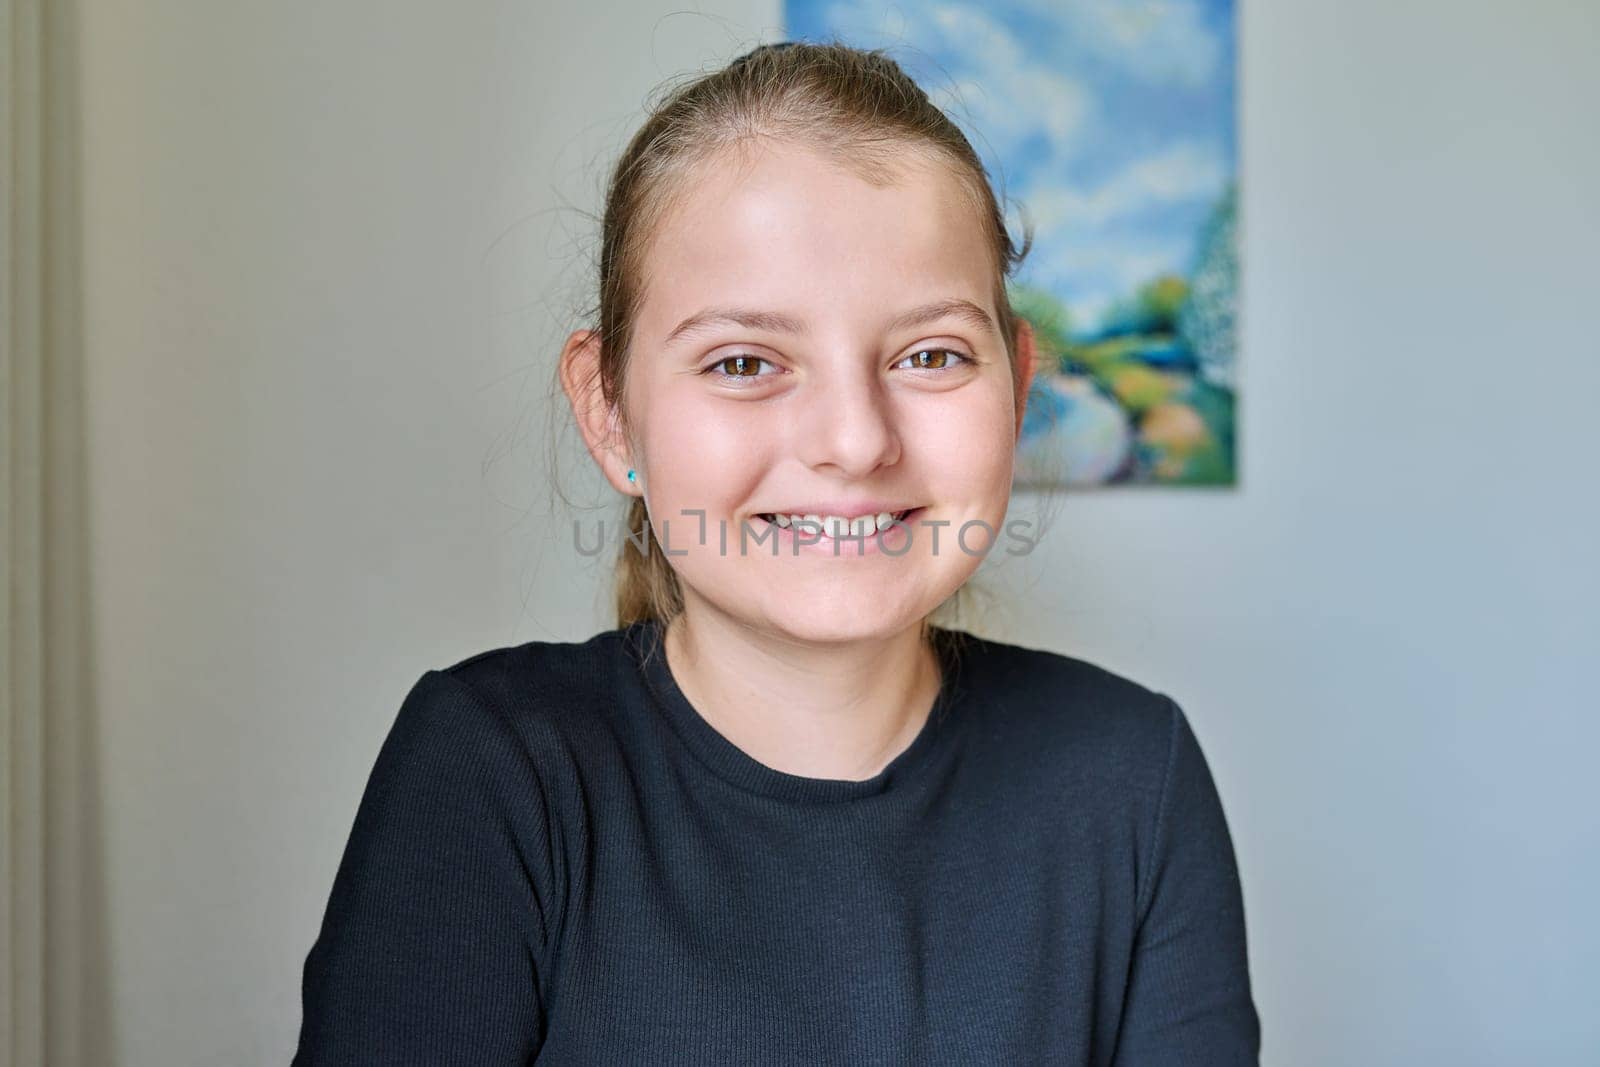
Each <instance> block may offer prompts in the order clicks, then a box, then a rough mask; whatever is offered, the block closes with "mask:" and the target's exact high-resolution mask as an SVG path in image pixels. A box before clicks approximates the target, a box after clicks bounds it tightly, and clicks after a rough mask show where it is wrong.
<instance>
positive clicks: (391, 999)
mask: <svg viewBox="0 0 1600 1067" xmlns="http://www.w3.org/2000/svg"><path fill="white" fill-rule="evenodd" d="M545 816H546V811H545V805H544V803H543V790H542V789H541V787H540V785H539V780H538V775H537V769H536V768H535V767H534V766H533V762H532V760H531V758H530V757H529V755H528V750H527V747H526V746H525V745H524V744H523V743H522V742H521V740H520V739H519V737H518V736H517V734H516V731H515V730H514V729H513V728H512V726H511V724H510V722H509V720H507V719H506V718H505V716H504V715H503V714H502V713H500V712H499V711H497V710H495V709H493V708H491V707H489V706H487V705H486V704H485V703H484V702H483V701H482V700H480V699H479V698H478V697H477V695H476V694H475V692H474V691H473V690H472V689H470V688H469V686H468V684H467V683H466V682H464V681H463V680H461V679H458V678H456V677H455V676H453V675H452V674H450V673H448V672H445V671H437V670H430V671H428V672H427V673H425V674H424V675H423V676H422V677H421V679H420V680H419V681H418V682H417V683H416V684H415V685H414V686H413V687H412V689H411V691H410V693H408V694H407V696H406V698H405V700H404V702H403V704H402V705H401V708H400V711H399V714H398V716H397V717H396V719H395V722H394V725H393V726H392V727H391V729H390V731H389V733H388V736H387V737H386V738H385V740H384V743H383V746H382V748H381V749H380V751H379V754H378V757H377V760H376V762H375V764H374V766H373V770H372V773H371V776H370V777H369V779H368V782H367V785H366V790H365V792H364V793H363V795H362V798H361V803H360V805H359V807H358V808H357V812H356V816H355V822H354V825H353V828H352V829H351V832H350V838H349V842H348V844H347V845H346V846H345V851H344V855H343V858H342V859H341V861H340V863H339V868H338V872H337V874H336V875H335V877H334V882H333V888H332V891H331V893H330V895H329V899H328V906H327V911H326V913H325V915H324V917H323V920H322V926H321V930H320V933H319V934H318V937H317V939H316V941H315V943H314V944H313V946H312V948H311V950H310V952H309V953H308V955H307V956H306V960H305V968H304V974H303V979H302V986H301V989H302V1007H303V1013H302V1016H301V1028H300V1038H299V1044H298V1048H297V1049H296V1052H295V1056H294V1060H293V1067H334V1065H339V1067H354V1065H357V1064H384V1065H396V1067H398V1065H404V1064H419V1065H420V1064H428V1065H430V1067H436V1065H446V1064H473V1065H475V1067H483V1065H493V1064H524V1063H528V1062H530V1061H531V1059H532V1058H533V1056H534V1055H535V1053H536V1052H537V1051H538V1048H539V1045H540V1043H541V1040H542V1038H541V1035H542V1032H543V1028H544V1022H545V1009H544V1006H543V1003H542V1000H541V993H542V991H541V988H540V983H541V974H540V966H539V963H540V961H541V960H542V959H543V958H544V944H545V932H546V928H547V927H546V919H545V915H546V906H547V903H548V899H549V897H548V893H547V888H548V885H549V882H548V881H547V880H546V879H547V878H548V871H549V869H550V866H549V862H548V855H549V846H548V843H549V840H550V835H549V828H548V826H547V824H546V822H545Z"/></svg>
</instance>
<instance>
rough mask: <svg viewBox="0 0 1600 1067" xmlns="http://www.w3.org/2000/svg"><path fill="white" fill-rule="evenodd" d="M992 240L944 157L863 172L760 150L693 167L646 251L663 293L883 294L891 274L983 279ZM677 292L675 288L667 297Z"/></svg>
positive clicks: (780, 150) (904, 281) (914, 279)
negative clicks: (842, 290)
mask: <svg viewBox="0 0 1600 1067" xmlns="http://www.w3.org/2000/svg"><path fill="white" fill-rule="evenodd" d="M992 261H993V251H992V249H991V248H990V247H989V236H988V234H987V233H986V231H985V229H984V227H983V226H982V225H981V224H980V216H979V215H978V212H977V210H976V209H975V206H974V205H973V203H972V201H971V199H970V198H969V197H968V196H967V194H966V191H965V189H964V188H963V187H962V185H961V183H960V182H959V181H958V180H957V179H956V178H955V176H954V175H953V174H952V173H951V172H950V171H949V169H948V168H947V167H943V166H937V165H933V164H930V163H927V162H923V161H919V160H917V159H916V158H915V157H912V156H908V157H907V159H906V160H905V161H904V162H903V163H900V164H898V165H897V166H896V167H895V168H894V178H893V180H892V181H890V182H888V183H873V182H870V181H867V180H866V179H865V178H863V177H860V176H858V175H856V174H854V173H852V172H851V171H850V170H849V169H848V168H847V167H844V166H841V165H840V164H838V163H837V162H835V161H833V160H831V159H827V158H825V157H823V156H821V155H819V154H817V153H815V152H811V151H807V150H804V149H799V148H794V147H790V146H777V147H774V148H770V149H764V150H761V151H760V152H759V153H758V154H756V155H755V156H754V157H753V158H748V159H744V160H742V161H740V162H738V163H737V164H736V165H730V166H718V165H717V162H716V159H715V158H713V159H711V160H708V161H706V162H704V163H702V164H701V165H699V166H698V167H696V168H695V169H694V171H693V172H692V173H691V175H690V176H689V178H688V179H687V184H686V186H685V187H684V189H683V190H682V191H681V195H680V196H679V197H678V198H676V200H675V202H674V203H673V204H672V206H671V207H670V208H669V210H668V212H667V214H666V215H665V217H664V218H663V219H662V220H661V222H660V225H659V228H658V231H657V234H656V235H655V239H653V240H652V241H651V242H650V246H649V250H648V252H647V263H648V267H647V274H648V275H649V277H650V288H651V289H658V290H659V294H658V295H660V296H661V297H663V298H664V299H665V300H667V302H673V303H675V302H677V300H688V299H695V298H698V297H700V296H705V295H716V294H721V293H726V292H727V291H729V290H730V289H733V290H749V289H757V290H759V289H761V288H763V287H773V288H774V289H775V290H776V292H774V293H773V294H772V295H780V294H781V293H785V292H787V293H803V292H805V291H807V290H811V291H813V292H815V291H818V290H836V289H837V288H838V287H840V286H845V287H849V288H850V289H851V290H852V291H856V292H871V293H876V294H883V293H884V292H885V291H887V290H892V289H893V288H895V287H896V284H897V283H898V284H899V285H900V286H901V287H905V288H911V289H918V288H920V287H922V286H924V285H926V284H927V283H929V282H931V281H941V282H945V283H947V284H948V283H949V282H962V283H964V284H966V285H967V286H969V287H970V286H973V285H977V286H979V287H983V286H984V285H986V283H987V280H988V278H989V275H990V273H991V271H992V270H993V266H992ZM674 298H676V299H674Z"/></svg>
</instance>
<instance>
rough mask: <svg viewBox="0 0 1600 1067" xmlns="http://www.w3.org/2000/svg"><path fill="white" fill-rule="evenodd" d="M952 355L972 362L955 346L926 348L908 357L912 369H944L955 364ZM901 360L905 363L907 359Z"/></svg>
mask: <svg viewBox="0 0 1600 1067" xmlns="http://www.w3.org/2000/svg"><path fill="white" fill-rule="evenodd" d="M951 356H954V357H955V358H956V359H958V360H962V361H964V362H971V361H970V360H968V359H967V357H966V356H965V355H963V354H962V353H960V352H957V351H956V350H955V349H953V348H924V349H921V350H920V351H917V352H913V353H911V355H909V356H907V357H906V359H909V360H911V361H912V365H911V367H910V369H911V370H944V369H945V368H946V367H949V366H952V365H953V364H952V363H951V361H950V357H951ZM924 357H927V358H924ZM901 362H902V363H903V362H905V360H902V361H901Z"/></svg>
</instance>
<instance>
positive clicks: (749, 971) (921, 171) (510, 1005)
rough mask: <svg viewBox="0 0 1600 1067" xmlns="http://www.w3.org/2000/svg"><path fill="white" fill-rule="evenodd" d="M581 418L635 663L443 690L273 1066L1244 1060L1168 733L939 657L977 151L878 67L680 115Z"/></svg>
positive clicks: (962, 392) (1015, 676)
mask: <svg viewBox="0 0 1600 1067" xmlns="http://www.w3.org/2000/svg"><path fill="white" fill-rule="evenodd" d="M602 240H603V245H602V252H601V261H600V277H599V307H598V315H597V321H596V322H595V323H594V325H593V327H592V328H589V329H583V330H579V331H576V332H574V333H573V334H572V335H571V336H570V337H569V338H568V340H567V342H566V345H565V347H564V349H563V351H562V353H561V357H560V364H559V366H560V380H561V384H562V386H563V388H564V390H565V392H566V395H567V397H568V399H569V400H570V402H571V405H572V409H573V412H574V414H575V416H576V420H577V425H578V428H579V430H580V432H581V433H582V436H583V440H584V442H585V445H586V446H587V448H588V451H589V453H590V454H591V455H592V456H593V458H594V460H595V462H596V463H597V464H598V465H599V467H600V469H601V471H602V472H603V474H604V476H605V478H606V479H607V480H608V481H609V482H610V484H611V485H612V486H613V487H615V489H616V490H617V491H618V492H619V493H622V494H625V495H626V496H628V497H630V498H631V500H630V501H629V506H630V511H629V520H628V527H629V529H630V530H633V531H637V532H639V533H640V534H641V535H642V536H639V537H637V538H635V539H633V540H626V541H624V542H623V543H622V546H621V557H620V560H619V563H618V568H619V569H618V587H617V608H618V620H617V623H618V625H617V628H616V629H613V630H609V631H606V632H603V633H600V634H597V635H596V636H594V637H592V638H590V639H589V640H587V641H584V642H581V643H556V642H539V641H535V642H529V643H527V644H524V645H521V646H518V647H515V648H504V649H495V650H491V651H486V652H482V653H479V654H478V655H475V656H473V657H471V658H469V659H466V660H463V661H462V662H460V663H457V664H455V665H453V666H451V667H448V668H445V669H442V670H430V671H427V672H426V673H425V674H424V675H423V676H422V678H421V679H420V680H419V681H418V682H417V683H416V685H415V686H414V687H413V689H412V690H411V692H410V694H409V695H408V696H407V698H406V700H405V703H404V704H403V705H402V707H401V709H400V712H399V716H398V718H397V720H396V722H395V725H394V727H393V729H392V730H391V732H390V734H389V736H388V738H387V739H386V741H385V743H384V746H383V748H382V750H381V752H380V755H379V757H378V761H377V764H376V766H375V767H374V769H373V772H372V777H371V780H370V781H369V783H368V786H367V790H366V793H365V795H364V796H363V798H362V802H361V805H360V808H359V810H358V812H357V815H356V820H355V825H354V828H353V830H352V832H351V838H350V843H349V845H348V846H347V849H346V852H345V855H344V858H343V860H342V862H341V864H340V867H339V870H338V874H337V876H336V878H335V882H334V886H333V891H332V894H331V896H330V899H329V903H328V909H327V913H326V916H325V917H324V920H323V924H322V928H321V932H320V936H319V937H318V939H317V941H316V943H315V944H314V946H313V947H312V949H311V951H310V953H309V955H308V956H307V958H306V963H305V973H304V986H303V994H304V1019H303V1024H302V1029H301V1034H300V1044H299V1050H298V1052H297V1055H296V1057H295V1062H296V1063H297V1064H307V1065H309V1064H356V1063H362V1064H365V1063H373V1064H377V1063H384V1064H399V1063H408V1064H409V1063H417V1064H423V1063H426V1064H447V1063H462V1064H475V1065H481V1064H512V1063H516V1064H523V1063H530V1062H538V1063H541V1064H542V1063H593V1064H618V1063H652V1064H654V1063H701V1064H703V1063H741V1064H743V1063H762V1064H766V1063H895V1064H910V1063H935V1062H938V1063H1006V1064H1014V1063H1032V1062H1049V1063H1070V1064H1111V1063H1118V1064H1136V1065H1142V1064H1169V1063H1170V1064H1179V1063H1182V1064H1253V1063H1255V1062H1256V1059H1257V1055H1258V1049H1259V1042H1260V1025H1259V1021H1258V1017H1257V1014H1256V1010H1255V1007H1254V1003H1253V1000H1252V996H1251V989H1250V980H1249V972H1248V966H1247V958H1246V942H1245V927H1244V911H1243V902H1242V896H1241V890H1240V884H1239V877H1238V873H1237V869H1236V865H1235V859H1234V851H1233V846H1232V842H1231V839H1230V836H1229V832H1228V827H1227V823H1226V820H1225V818H1224V815H1223V810H1222V805H1221V802H1220V798H1219V797H1218V794H1217V791H1216V788H1215V786H1214V783H1213V781H1212V778H1211V775H1210V773H1209V770H1208V768H1207V764H1206V761H1205V758H1204V756H1203V755H1202V753H1201V750H1200V747H1199V743H1198V741H1197V740H1196V738H1195V735H1194V733H1193V732H1192V730H1191V728H1190V725H1189V723H1188V720H1187V718H1186V716H1185V715H1184V713H1183V712H1182V711H1181V710H1180V708H1179V707H1178V705H1177V704H1176V703H1174V702H1173V701H1172V700H1171V699H1170V698H1169V697H1167V696H1166V695H1164V694H1161V693H1158V692H1154V691H1152V690H1150V689H1148V688H1146V687H1145V686H1143V685H1140V684H1139V683H1137V682H1135V681H1133V680H1131V679H1128V678H1124V677H1122V676H1119V675H1117V674H1114V673H1112V672H1110V671H1108V670H1105V669H1103V668H1101V667H1098V666H1095V665H1093V664H1091V663H1089V662H1087V661H1084V660H1080V659H1075V658H1072V657H1068V656H1065V655H1061V654H1057V653H1053V652H1048V651H1043V650H1036V649H1029V648H1024V647H1021V646H1017V645H1011V644H1005V643H1002V642H998V641H992V640H987V639H984V638H981V637H978V636H976V635H973V634H970V633H966V632H963V631H959V630H955V629H949V628H946V627H943V626H940V625H936V624H935V623H934V622H933V621H932V619H933V618H934V616H935V615H936V613H937V611H938V610H939V609H940V608H941V606H943V605H945V604H947V603H948V602H950V601H951V598H952V597H954V596H955V595H956V594H957V593H958V591H959V590H961V589H962V587H963V586H964V585H965V583H966V582H967V580H968V579H969V578H970V577H971V576H972V574H973V572H974V571H975V570H976V569H977V567H978V565H979V564H980V563H981V562H982V560H983V558H984V557H985V556H986V554H987V553H988V552H989V551H991V550H1002V551H1016V550H1018V549H1017V548H1016V546H1015V544H1014V543H1013V542H1011V541H1010V540H1008V527H1007V524H1006V522H1005V517H1006V510H1007V504H1008V500H1009V496H1010V491H1011V479H1012V470H1013V461H1014V457H1015V450H1016V445H1017V441H1018V437H1019V434H1020V427H1021V422H1022V414H1023V410H1024V405H1025V402H1026V396H1027V392H1028V384H1029V382H1030V380H1031V377H1032V374H1033V372H1034V365H1035V359H1036V356H1035V349H1034V342H1033V335H1032V331H1031V330H1030V328H1029V327H1028V324H1027V323H1026V322H1025V321H1022V320H1021V319H1019V318H1018V317H1017V315H1016V314H1015V313H1014V312H1013V310H1012V308H1011V305H1010V303H1009V301H1008V298H1007V291H1006V278H1007V276H1008V275H1009V274H1010V272H1011V271H1012V270H1013V269H1014V268H1015V266H1016V265H1017V264H1018V263H1019V262H1020V260H1021V258H1022V256H1023V255H1024V254H1025V253H1026V248H1024V249H1022V250H1021V251H1018V250H1017V249H1016V248H1015V247H1013V245H1012V244H1011V242H1010V239H1009V237H1008V235H1007V233H1006V230H1005V225H1004V222H1003V217H1002V214H1001V212H1000V210H999V207H998V204H997V200H996V197H995V195H994V193H993V191H992V190H991V188H990V185H989V181H988V177H987V175H986V173H985V171H984V168H983V166H982V165H981V163H980V162H979V160H978V158H977V156H976V155H975V154H974V153H973V151H972V149H971V146H970V145H969V143H968V142H967V140H966V138H965V137H964V136H963V135H962V134H961V133H960V131H959V130H958V129H957V128H956V127H955V126H954V125H953V124H952V123H951V122H950V120H949V119H948V118H947V117H946V116H945V115H944V114H943V113H942V112H941V111H940V110H939V109H938V108H937V107H935V106H934V105H932V104H931V103H930V102H929V100H928V98H927V96H926V95H925V94H924V93H923V92H922V90H921V89H919V88H918V87H917V86H916V84H915V83H914V82H912V81H911V80H910V79H909V78H908V77H907V76H906V75H905V74H904V73H903V72H902V71H901V69H900V68H899V67H898V66H897V65H896V64H895V63H894V62H893V61H892V60H890V59H888V58H887V57H886V56H884V55H883V54H882V53H880V52H867V51H861V50H856V49H852V48H849V47H847V46H844V45H842V44H838V43H831V44H791V45H779V46H767V47H764V48H760V49H757V50H756V51H754V52H752V53H749V54H747V55H745V56H742V57H740V58H739V59H738V60H735V61H734V62H733V63H732V64H730V65H729V66H728V67H726V68H724V69H722V70H720V71H717V72H715V73H713V74H710V75H708V76H706V77H703V78H701V79H699V80H697V81H695V82H693V83H692V84H689V85H687V86H684V87H682V88H680V89H678V90H677V91H676V92H674V93H673V94H672V95H671V96H670V97H669V98H668V99H666V100H665V101H664V102H662V103H661V104H660V106H659V107H658V108H657V109H656V110H655V111H654V112H653V113H652V114H651V116H650V118H649V119H648V121H647V122H646V123H645V124H644V126H643V128H642V129H640V130H639V132H638V133H637V134H636V135H635V136H634V138H633V139H632V141H631V143H630V144H629V145H628V147H627V149H626V151H625V152H624V154H623V156H622V158H621V160H620V161H619V162H618V164H617V167H616V170H615V172H614V175H613V179H612V181H611V184H610V187H609V190H608V193H607V199H606V208H605V220H604V231H603V236H602Z"/></svg>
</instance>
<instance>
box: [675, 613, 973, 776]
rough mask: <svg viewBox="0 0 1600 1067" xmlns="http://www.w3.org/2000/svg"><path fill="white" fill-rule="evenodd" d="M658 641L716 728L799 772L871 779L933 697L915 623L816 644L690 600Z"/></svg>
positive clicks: (932, 676) (935, 680)
mask: <svg viewBox="0 0 1600 1067" xmlns="http://www.w3.org/2000/svg"><path fill="white" fill-rule="evenodd" d="M664 646H665V649H664V651H665V655H666V657H667V666H668V667H669V668H670V669H671V671H672V676H673V678H674V679H675V680H676V681H677V683H678V688H679V689H681V690H682V691H683V694H684V696H685V697H686V698H687V699H688V701H689V703H690V704H691V705H693V707H694V709H695V710H696V711H697V712H699V713H700V716H701V717H702V718H704V719H705V720H706V721H707V722H708V723H709V724H710V725H711V726H712V727H713V728H714V729H715V730H716V731H717V732H718V733H719V734H721V735H722V736H723V737H725V738H727V739H728V740H729V741H731V742H732V743H733V744H734V745H736V746H738V747H739V748H740V749H741V750H743V751H744V752H745V753H746V754H747V755H749V756H750V757H751V758H752V759H755V760H756V761H758V762H760V763H763V764H765V765H766V766H768V767H771V768H772V769H774V770H778V771H783V772H785V773H787V774H796V775H801V776H803V777H807V778H829V779H845V780H849V781H860V780H863V779H866V778H871V777H874V776H875V775H877V774H878V773H879V772H881V771H882V770H883V768H884V767H886V766H888V764H889V763H890V762H891V761H893V760H894V758H895V757H896V756H898V755H899V754H900V753H901V752H903V751H905V749H906V748H907V747H908V746H909V745H910V744H911V742H912V741H913V740H914V739H915V738H916V737H917V735H918V733H920V732H921V730H922V727H923V725H924V723H926V721H927V718H928V713H929V711H930V710H931V709H932V707H933V702H934V700H935V698H937V696H938V695H939V686H940V682H941V674H940V666H939V659H938V656H937V655H936V654H935V651H934V649H933V648H932V647H931V646H930V645H929V644H928V643H927V641H926V640H925V639H924V638H923V634H922V628H921V627H920V626H919V625H917V624H915V623H914V624H912V625H911V626H909V627H907V628H906V629H904V630H902V631H899V632H897V633H893V634H887V635H884V636H882V637H878V638H873V639H870V640H862V641H858V642H851V643H849V644H844V645H830V646H817V645H808V644H803V643H799V642H795V641H792V640H789V639H787V638H783V637H776V636H770V635H766V634H763V633H762V632H760V631H753V630H751V629H749V628H748V627H747V626H745V625H743V624H742V623H739V622H737V621H736V620H733V619H730V618H729V617H727V616H726V615H724V614H722V613H720V612H718V611H717V610H716V609H715V608H713V607H711V606H710V605H707V604H699V603H696V604H694V605H692V606H690V607H688V608H687V609H686V610H685V611H684V612H683V613H682V614H680V615H679V616H677V617H676V618H675V619H673V620H672V623H671V625H670V626H668V627H667V631H666V635H665V640H664Z"/></svg>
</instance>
